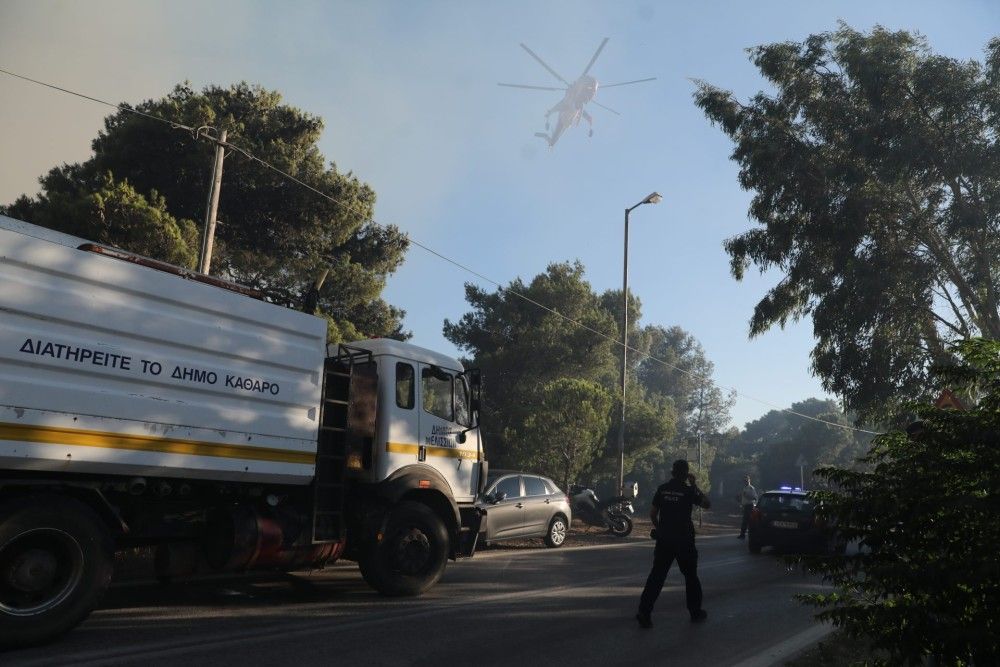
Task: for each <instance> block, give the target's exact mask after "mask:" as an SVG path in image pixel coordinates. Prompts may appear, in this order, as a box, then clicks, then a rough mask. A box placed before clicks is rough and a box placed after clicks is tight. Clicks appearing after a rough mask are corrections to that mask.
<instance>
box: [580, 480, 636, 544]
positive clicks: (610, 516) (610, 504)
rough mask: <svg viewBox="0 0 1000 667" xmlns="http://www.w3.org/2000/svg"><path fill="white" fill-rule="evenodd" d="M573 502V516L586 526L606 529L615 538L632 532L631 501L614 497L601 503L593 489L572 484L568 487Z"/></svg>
mask: <svg viewBox="0 0 1000 667" xmlns="http://www.w3.org/2000/svg"><path fill="white" fill-rule="evenodd" d="M569 493H570V498H571V499H572V502H573V516H574V518H578V519H580V520H581V521H583V522H584V523H585V524H587V525H588V526H596V527H598V528H606V529H607V530H608V532H610V533H611V534H612V535H615V536H616V537H625V536H626V535H628V534H629V533H631V532H632V519H631V515H632V514H635V508H634V507H632V499H631V498H629V497H628V496H616V497H614V498H612V499H610V500H607V501H604V502H601V500H600V499H598V497H597V494H596V493H594V490H593V489H590V488H587V487H586V486H582V485H578V484H574V485H573V486H571V487H570V492H569Z"/></svg>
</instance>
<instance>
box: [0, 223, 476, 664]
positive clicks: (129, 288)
mask: <svg viewBox="0 0 1000 667" xmlns="http://www.w3.org/2000/svg"><path fill="white" fill-rule="evenodd" d="M326 334H327V327H326V322H325V321H324V320H323V319H321V318H318V317H314V316H312V315H309V314H306V313H302V312H298V311H295V310H290V309H287V308H282V307H280V306H276V305H273V304H269V303H266V302H264V301H262V300H260V299H258V298H254V295H253V294H252V293H251V291H250V290H248V289H247V288H245V287H242V286H239V285H236V284H234V283H228V282H225V281H223V280H219V279H217V278H213V277H209V276H204V275H201V274H197V273H193V272H190V271H187V270H185V269H182V268H179V267H176V266H172V265H168V264H164V263H161V262H157V261H154V260H150V259H148V258H144V257H139V256H136V255H132V254H129V253H125V252H122V251H120V250H117V249H114V248H110V247H106V246H102V245H99V244H95V243H90V242H88V241H86V240H83V239H79V238H74V237H71V236H66V235H64V234H60V233H57V232H53V231H51V230H47V229H43V228H40V227H36V226H34V225H30V224H27V223H23V222H20V221H17V220H14V219H12V218H7V217H3V216H0V645H3V646H16V645H25V644H31V643H37V642H41V641H44V640H46V639H49V638H51V637H54V636H56V635H58V634H60V633H62V632H65V631H67V630H69V629H70V628H72V627H74V626H75V625H77V624H78V623H79V622H80V621H81V620H83V619H84V618H85V617H86V616H87V614H88V613H89V612H90V611H91V609H93V607H94V606H95V605H96V604H97V602H98V600H99V598H100V596H101V594H102V592H103V591H104V590H105V588H106V587H107V585H108V583H109V580H110V577H111V571H112V564H113V559H114V554H115V552H116V551H120V550H124V549H134V548H136V547H152V548H153V550H154V551H155V571H156V575H157V576H158V577H160V578H161V579H163V580H169V579H171V578H173V577H177V576H183V575H187V574H192V573H205V572H245V571H251V570H266V569H272V570H286V571H287V570H295V569H310V568H321V567H323V566H324V565H325V564H329V563H332V562H333V561H335V560H337V559H338V558H345V559H349V560H354V561H357V563H358V565H359V569H360V571H361V575H362V576H363V577H364V580H365V581H366V582H368V584H370V585H371V586H372V587H373V588H375V589H376V590H378V591H379V592H381V593H383V594H385V595H390V596H403V595H417V594H420V593H421V592H423V591H425V590H426V589H428V588H429V587H431V586H433V585H434V584H435V582H437V581H438V579H439V578H440V577H441V574H442V572H443V571H444V568H445V564H446V562H447V561H448V560H449V559H456V558H459V557H464V556H471V555H472V554H473V552H474V551H475V548H476V541H477V538H478V535H479V533H480V531H481V530H482V529H484V528H485V524H484V523H483V522H484V520H485V519H484V514H483V512H482V511H481V510H479V509H477V507H476V506H475V499H476V496H477V495H478V492H479V491H480V490H481V489H480V486H481V484H483V483H484V481H485V479H486V466H487V463H486V461H485V457H484V455H483V450H482V445H481V440H480V433H479V404H480V391H481V389H480V387H481V383H480V377H479V373H478V371H476V370H475V369H470V370H466V369H464V368H463V367H462V364H460V363H459V362H458V361H457V360H455V359H453V358H450V357H448V356H445V355H442V354H437V353H435V352H432V351H430V350H426V349H423V348H420V347H416V346H413V345H408V344H405V343H401V342H398V341H394V340H367V341H361V342H357V343H353V344H350V345H337V346H332V345H331V346H329V347H328V345H327V342H326Z"/></svg>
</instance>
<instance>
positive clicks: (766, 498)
mask: <svg viewBox="0 0 1000 667" xmlns="http://www.w3.org/2000/svg"><path fill="white" fill-rule="evenodd" d="M757 505H758V507H760V508H761V509H763V510H792V511H795V512H812V511H813V502H812V500H810V499H809V498H808V497H807V496H802V495H798V494H792V493H766V494H764V495H763V496H761V498H760V501H758V503H757Z"/></svg>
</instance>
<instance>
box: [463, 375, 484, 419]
mask: <svg viewBox="0 0 1000 667" xmlns="http://www.w3.org/2000/svg"><path fill="white" fill-rule="evenodd" d="M465 375H466V376H467V377H468V378H469V394H470V395H469V409H470V410H472V412H474V413H476V414H477V415H478V414H479V408H480V407H481V406H482V402H483V374H482V372H481V371H480V370H479V369H478V368H470V369H469V370H467V371H465Z"/></svg>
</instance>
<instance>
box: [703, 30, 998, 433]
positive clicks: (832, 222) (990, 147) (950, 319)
mask: <svg viewBox="0 0 1000 667" xmlns="http://www.w3.org/2000/svg"><path fill="white" fill-rule="evenodd" d="M750 56H751V60H752V62H753V63H754V65H756V66H757V68H758V69H759V70H760V72H761V73H762V74H763V76H764V77H765V78H766V79H767V80H768V82H769V84H771V86H773V89H774V93H773V94H768V93H764V92H761V93H758V94H757V95H755V96H754V97H753V98H752V99H750V100H749V101H748V102H747V103H742V102H740V101H738V100H737V99H736V98H735V97H734V96H733V95H732V94H731V93H729V92H726V91H724V90H722V89H719V88H716V87H714V86H711V85H709V84H707V83H701V84H699V86H698V89H697V91H696V93H695V100H696V103H697V104H698V106H699V107H701V109H702V110H704V112H705V114H706V115H707V116H708V118H709V119H710V120H711V121H713V123H717V124H718V125H719V126H720V127H721V128H722V130H723V131H724V132H725V133H726V134H727V135H729V136H730V137H731V138H732V140H733V141H734V143H735V150H734V152H733V155H732V158H733V160H734V161H736V162H737V163H738V164H739V165H740V174H739V180H740V184H741V185H742V186H743V187H744V188H745V189H748V190H752V191H753V192H754V193H755V194H754V198H753V201H752V204H751V206H750V215H751V217H752V218H753V219H755V220H756V221H757V222H758V223H759V224H760V226H759V227H756V228H754V229H751V230H749V231H747V232H745V233H743V234H740V235H738V236H736V237H734V238H731V239H729V240H728V241H727V242H726V244H725V247H726V250H727V252H728V253H729V255H730V257H731V266H732V272H733V275H734V276H735V277H736V278H737V279H741V278H742V277H743V275H744V274H745V272H746V271H747V269H748V268H749V267H750V266H751V265H754V266H756V267H758V268H759V269H760V270H761V271H764V270H768V269H777V270H779V271H780V272H781V273H782V274H783V276H782V278H781V280H780V281H779V282H778V284H777V285H775V286H774V287H773V288H772V289H771V290H770V291H769V292H768V293H767V294H766V295H765V296H764V297H763V298H762V299H761V300H760V302H759V303H758V304H757V306H756V308H755V309H754V313H753V317H752V319H751V321H750V333H751V335H757V334H760V333H762V332H764V331H766V330H767V329H769V328H770V327H772V326H774V325H775V324H779V325H784V324H785V322H786V321H788V320H789V319H790V318H793V319H794V318H799V317H804V316H811V317H812V321H813V329H814V333H815V336H816V339H817V343H816V346H815V348H814V349H813V352H812V360H813V369H814V370H815V372H816V373H817V374H818V375H819V377H820V378H821V379H822V381H823V385H824V388H825V389H827V390H828V391H831V392H833V393H835V394H837V395H839V396H841V397H843V399H844V400H845V402H846V406H847V407H848V408H850V409H853V410H856V411H859V412H860V414H861V417H863V418H864V417H870V416H873V415H878V414H880V413H881V414H885V411H884V410H885V408H886V406H888V405H890V404H892V403H893V402H894V401H896V400H898V399H899V398H900V397H910V396H916V395H918V394H919V393H920V392H922V391H925V390H926V388H927V387H929V386H930V385H931V384H932V383H931V382H930V381H929V380H930V379H931V377H932V373H931V368H932V366H933V365H934V364H935V363H940V362H947V361H948V358H949V352H948V350H949V343H951V342H953V341H956V340H965V339H968V338H970V337H973V336H983V337H986V338H990V339H997V338H1000V300H998V272H1000V143H998V136H1000V38H997V39H994V40H993V41H992V42H990V44H989V46H988V47H987V49H986V59H985V62H984V63H980V62H975V61H960V60H956V59H953V58H947V57H944V56H940V55H937V54H934V53H933V52H931V50H930V48H929V47H928V45H927V43H926V41H925V40H924V39H923V38H922V37H919V36H916V35H913V34H910V33H907V32H890V31H888V30H885V29H883V28H880V27H877V28H875V29H874V30H872V31H871V32H870V33H867V34H864V33H860V32H857V31H855V30H852V29H850V28H849V27H847V26H845V25H841V26H840V28H839V29H838V30H836V31H834V32H829V33H823V34H819V35H812V36H810V37H809V38H807V39H806V40H805V41H803V42H801V43H797V42H785V43H777V44H770V45H766V46H761V47H758V48H755V49H751V50H750Z"/></svg>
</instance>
